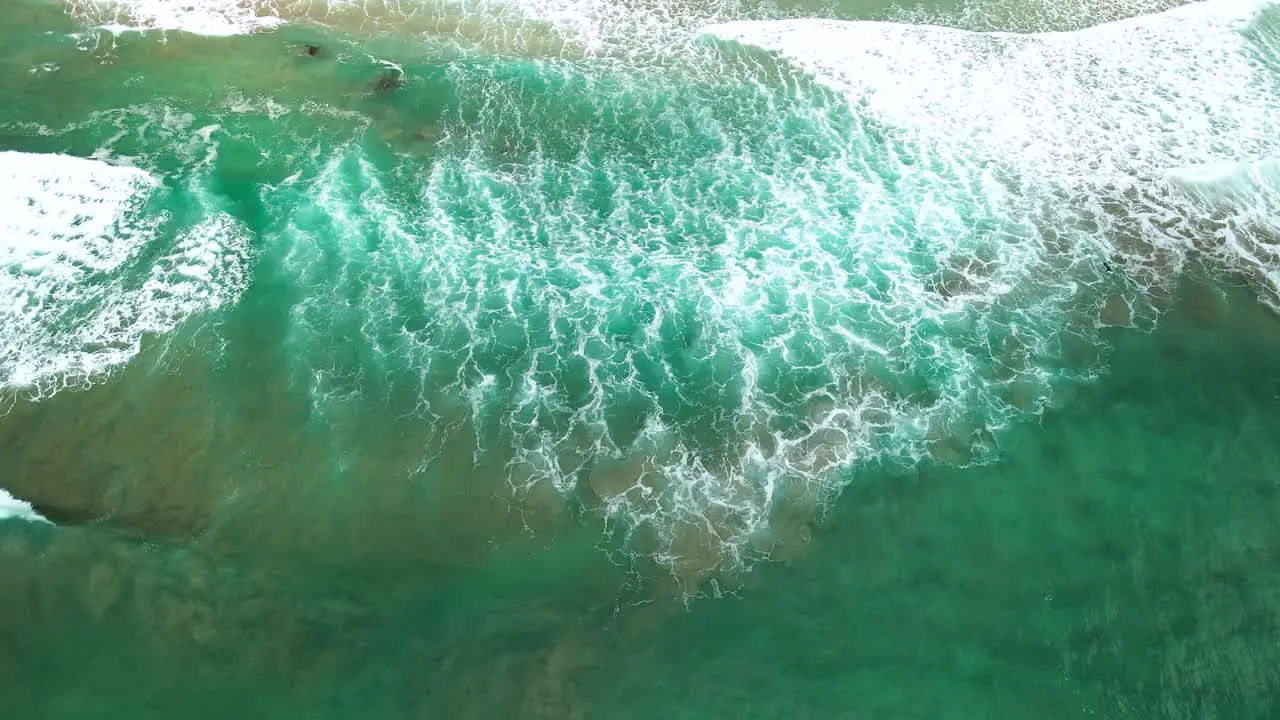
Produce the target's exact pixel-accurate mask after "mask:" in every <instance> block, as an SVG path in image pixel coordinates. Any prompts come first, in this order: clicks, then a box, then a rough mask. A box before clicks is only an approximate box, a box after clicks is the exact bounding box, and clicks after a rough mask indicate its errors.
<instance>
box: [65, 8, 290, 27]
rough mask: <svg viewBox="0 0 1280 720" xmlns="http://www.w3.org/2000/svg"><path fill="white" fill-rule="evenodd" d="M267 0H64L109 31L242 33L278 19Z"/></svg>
mask: <svg viewBox="0 0 1280 720" xmlns="http://www.w3.org/2000/svg"><path fill="white" fill-rule="evenodd" d="M273 5H274V3H273V2H270V1H269V0H192V1H190V2H174V1H172V0H67V7H68V9H69V10H70V11H71V12H72V13H73V14H74V15H76V16H77V17H80V18H81V19H83V20H85V21H87V22H89V23H90V24H92V25H93V26H95V27H99V28H101V29H104V30H108V31H111V32H117V33H119V32H129V31H145V30H179V31H183V32H189V33H194V34H197V35H214V36H218V35H243V34H246V33H251V32H254V31H257V30H262V29H266V28H271V27H275V26H277V25H279V24H280V23H281V22H283V21H282V20H281V18H280V17H278V16H277V15H276V14H275V13H274V12H273V10H272V6H273Z"/></svg>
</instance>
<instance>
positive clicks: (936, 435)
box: [0, 0, 1280, 587]
mask: <svg viewBox="0 0 1280 720" xmlns="http://www.w3.org/2000/svg"><path fill="white" fill-rule="evenodd" d="M68 8H69V9H70V10H71V12H72V13H73V14H74V15H75V16H76V17H77V18H78V19H79V20H80V21H81V22H82V24H83V25H84V27H85V28H99V29H102V31H103V32H107V33H108V34H112V35H119V34H121V33H129V32H135V31H142V32H175V33H188V34H198V35H209V36H223V37H233V36H236V35H240V34H251V33H272V32H286V31H288V30H289V29H290V28H291V27H292V26H297V27H298V28H308V27H321V28H324V29H325V30H326V31H332V32H337V33H343V35H342V37H348V36H360V37H362V38H367V37H375V38H383V37H384V36H388V35H395V34H396V33H399V34H400V36H405V35H408V36H409V37H414V38H418V40H420V42H421V44H422V45H423V46H424V47H426V48H428V49H429V52H430V53H431V57H433V58H440V57H444V58H447V61H446V62H444V63H443V66H444V69H443V70H440V71H438V72H437V71H436V70H435V69H433V67H434V66H432V67H424V66H422V65H421V64H419V65H418V66H415V65H414V64H413V63H412V62H410V61H408V60H404V58H400V60H402V62H399V63H398V65H397V67H402V68H404V72H405V74H406V75H407V76H408V77H410V79H411V81H414V80H413V79H414V78H415V77H417V76H415V75H414V73H419V74H420V75H421V77H424V78H427V79H425V80H421V81H420V82H422V83H423V85H422V86H421V87H424V88H426V90H429V91H430V92H432V93H435V95H432V97H446V96H447V97H449V98H452V99H451V100H449V102H450V103H453V105H450V106H449V107H448V108H446V109H438V108H436V107H435V106H434V105H431V104H430V103H431V102H435V101H434V100H432V101H423V103H422V105H421V106H420V107H415V108H412V109H406V110H401V109H397V108H392V109H385V108H383V109H377V110H369V109H368V108H363V107H362V108H357V109H352V108H349V107H339V105H338V101H337V100H332V99H330V100H327V101H326V102H327V103H328V104H327V105H326V104H325V103H319V102H316V101H310V100H309V101H307V102H290V101H289V100H287V99H282V98H281V97H276V96H274V95H269V94H267V93H254V92H241V91H235V92H228V93H226V96H225V97H223V98H220V99H218V100H217V101H216V102H215V107H214V110H213V111H209V110H208V109H205V110H204V111H203V112H202V113H195V114H199V115H200V117H195V114H193V113H191V112H190V111H188V110H185V109H183V108H182V107H177V106H180V105H181V103H178V102H176V101H173V100H167V101H165V102H166V103H167V104H165V105H163V106H161V105H159V104H157V105H145V106H131V107H130V108H129V109H128V110H121V111H116V112H109V113H103V114H101V115H99V116H96V120H98V121H99V122H101V123H108V124H111V126H112V128H113V130H112V135H111V138H110V140H109V142H107V143H104V144H102V145H101V146H99V147H97V148H95V149H94V152H93V153H92V157H91V158H73V157H70V156H69V155H61V154H52V153H46V154H37V153H31V152H5V153H3V154H2V155H0V184H2V185H3V187H4V188H5V189H6V191H7V192H8V193H9V194H8V196H7V197H6V198H5V201H4V202H5V204H6V212H5V215H4V218H3V220H0V223H3V225H2V226H0V231H2V232H3V238H4V239H3V240H0V243H3V244H0V266H2V267H4V269H5V272H4V274H3V275H0V303H3V305H0V307H3V308H5V309H4V310H3V312H5V313H7V314H8V316H9V317H10V318H11V320H9V321H7V322H5V324H4V325H3V328H0V385H2V386H3V387H4V388H5V392H4V395H3V396H0V402H2V403H7V404H10V405H11V404H12V403H14V402H18V401H20V400H24V399H34V400H37V401H38V400H41V399H45V398H48V397H51V396H52V395H54V394H56V393H59V392H63V391H64V390H65V389H68V388H81V387H85V386H87V385H91V384H93V383H95V382H100V381H103V380H105V379H106V378H109V377H111V375H112V373H113V372H115V371H116V370H117V369H118V368H120V367H122V366H124V365H126V364H127V363H128V362H129V361H130V360H131V359H132V358H134V357H136V356H137V355H138V354H139V353H140V352H142V351H143V349H144V348H145V347H146V346H147V343H148V342H161V343H162V342H163V338H165V337H168V336H169V335H171V334H172V333H174V332H175V330H176V329H177V328H179V327H189V326H190V325H191V324H193V323H194V324H197V325H200V326H201V327H208V328H209V329H211V330H212V331H213V332H215V333H216V332H217V326H218V322H219V317H220V314H219V313H222V312H228V311H230V310H231V309H233V308H234V307H235V306H236V304H237V302H238V301H239V299H240V298H241V297H242V296H243V295H244V294H245V293H246V292H247V290H248V288H249V286H250V284H251V277H252V275H253V268H254V263H255V261H256V260H257V259H258V258H259V257H261V256H272V257H278V258H279V266H280V268H282V271H281V275H282V276H284V277H287V278H288V279H289V282H290V283H291V284H292V286H293V287H294V288H295V289H296V291H297V294H298V297H299V299H298V300H296V302H294V303H293V304H292V305H291V307H290V309H289V311H288V314H287V327H286V330H285V334H286V337H287V342H288V344H289V347H290V349H291V353H290V359H291V361H292V362H293V363H294V366H293V367H291V368H290V377H291V378H292V381H293V382H296V383H297V384H299V385H300V386H304V387H306V388H307V395H308V397H309V398H310V403H311V408H312V410H313V411H314V413H315V414H316V415H317V416H318V417H321V418H332V419H333V420H331V422H333V423H334V424H335V426H339V425H340V421H341V419H342V418H352V417H358V413H359V412H361V411H362V408H365V407H366V403H368V402H369V400H370V398H373V399H375V400H378V401H382V402H385V403H386V404H388V405H389V404H391V403H392V402H393V401H394V402H398V403H401V405H398V406H397V407H398V408H399V409H398V410H397V412H404V413H406V414H407V415H409V416H412V417H415V418H418V419H420V420H421V422H422V423H423V424H424V425H425V426H426V427H427V428H428V430H427V431H425V432H424V433H423V435H424V437H426V438H427V440H425V441H424V447H423V448H421V451H420V452H421V456H422V463H423V466H424V467H425V466H427V465H428V464H429V463H430V462H431V461H432V459H433V458H436V457H438V456H439V455H440V454H441V453H443V452H445V449H446V447H447V445H448V443H447V441H446V439H447V438H450V437H453V436H455V435H457V434H458V433H464V434H466V435H467V436H468V438H470V442H471V444H472V446H471V447H469V448H468V452H470V453H471V454H472V457H473V460H474V462H473V465H472V466H473V467H474V468H483V472H496V473H499V474H500V475H501V477H502V479H503V482H504V484H505V485H506V486H507V488H508V489H509V491H510V492H511V493H512V494H513V495H514V496H515V497H516V498H518V499H521V500H527V499H529V498H532V497H535V496H540V494H543V493H549V494H551V495H552V496H554V497H556V498H560V499H561V501H562V502H564V503H566V504H568V505H578V504H581V505H582V506H584V507H585V508H586V509H587V510H588V511H589V512H591V513H594V514H595V515H596V516H598V517H601V518H604V519H605V521H606V522H607V523H608V525H609V526H610V527H611V528H614V529H616V530H617V531H618V532H619V533H620V534H622V535H624V536H626V537H629V538H636V540H635V543H636V546H637V547H639V546H643V545H644V542H646V541H644V540H643V539H642V538H643V537H645V536H646V535H652V537H653V538H655V539H654V540H653V542H652V547H651V549H648V550H646V551H645V552H647V553H648V554H649V555H651V556H652V557H653V558H654V559H656V560H657V561H658V562H660V563H662V564H664V565H666V566H669V567H671V568H672V569H673V570H674V571H675V572H676V574H677V575H678V576H679V577H680V579H681V580H683V581H686V582H687V583H688V584H689V585H690V586H691V587H696V586H697V585H698V583H699V582H701V581H702V580H703V579H704V578H706V577H708V576H709V575H711V574H712V573H714V572H716V571H720V570H725V569H730V570H733V569H740V568H743V567H747V566H749V565H750V564H751V563H752V562H754V561H755V560H757V559H759V558H761V557H766V556H768V555H769V553H770V552H771V550H772V548H773V546H774V545H775V544H776V543H777V542H779V538H780V535H779V532H778V531H777V527H778V526H779V520H780V519H781V518H785V517H787V516H789V515H791V514H800V515H803V516H805V517H809V516H811V515H814V514H817V513H820V512H821V509H822V508H823V507H824V506H825V505H826V504H827V503H828V502H829V501H830V500H831V499H832V498H833V497H835V495H836V494H837V493H838V492H839V491H840V489H841V487H842V485H843V483H844V482H845V478H846V471H847V470H848V469H849V468H851V467H855V466H857V465H858V464H860V463H869V462H874V461H893V462H901V463H905V464H914V463H919V462H925V461H935V462H943V463H953V464H960V465H963V464H969V463H980V462H988V461H993V460H996V459H998V456H999V443H1000V440H999V439H1000V436H1001V433H1002V432H1003V431H1004V430H1005V429H1007V428H1008V427H1009V426H1010V425H1011V424H1014V423H1019V422H1027V421H1030V420H1031V419H1033V418H1034V417H1035V416H1036V415H1038V414H1039V413H1041V412H1043V411H1044V409H1045V408H1047V407H1048V406H1049V405H1050V404H1051V403H1053V402H1057V398H1059V397H1060V396H1062V394H1063V389H1064V388H1065V387H1068V386H1071V385H1073V384H1078V383H1082V382H1089V381H1090V380H1092V379H1093V378H1095V377H1096V376H1097V375H1098V374H1099V373H1101V372H1104V371H1105V361H1104V359H1103V357H1102V353H1101V350H1103V349H1105V347H1106V345H1107V340H1106V337H1105V335H1104V333H1105V332H1107V330H1106V328H1109V327H1126V328H1140V329H1150V328H1151V327H1153V326H1154V324H1155V323H1156V322H1157V319H1158V317H1159V314H1160V312H1161V310H1162V309H1163V307H1164V303H1165V302H1166V299H1167V297H1168V295H1169V294H1170V292H1171V288H1172V287H1173V286H1174V285H1176V283H1177V282H1178V281H1179V279H1180V278H1181V277H1182V276H1183V275H1184V274H1186V273H1189V272H1191V271H1192V270H1193V269H1196V268H1199V267H1209V268H1211V269H1212V271H1213V272H1215V273H1218V274H1219V275H1220V276H1222V277H1224V278H1226V279H1227V280H1228V281H1230V282H1239V283H1248V284H1249V285H1250V286H1251V287H1253V288H1254V289H1255V290H1256V292H1257V293H1258V296H1259V297H1260V298H1261V299H1262V301H1263V302H1266V303H1269V304H1271V305H1273V306H1276V305H1277V304H1278V303H1280V294H1277V293H1280V247H1277V243H1278V242H1280V241H1278V240H1277V230H1278V228H1277V227H1276V218H1277V217H1280V215H1278V214H1277V210H1278V209H1280V208H1277V202H1280V200H1278V194H1277V177H1278V176H1277V169H1276V162H1277V160H1276V158H1277V157H1280V149H1278V148H1277V145H1278V144H1280V112H1277V110H1276V108H1277V104H1276V100H1275V98H1277V97H1280V95H1278V94H1277V91H1278V90H1280V85H1277V83H1280V72H1277V65H1276V62H1277V61H1276V59H1275V58H1276V57H1277V52H1280V51H1278V50H1277V43H1278V42H1280V25H1278V24H1277V6H1276V3H1274V2H1272V1H1270V0H1207V1H1206V2H1200V3H1192V4H1189V5H1186V6H1183V7H1178V8H1174V9H1170V10H1166V11H1164V12H1161V13H1159V14H1153V15H1143V16H1140V17H1131V18H1127V19H1119V20H1114V21H1112V22H1107V23H1104V24H1100V25H1097V26H1095V27H1089V28H1086V29H1073V30H1069V31H1042V32H1034V33H1010V32H988V31H983V32H979V31H974V30H968V29H963V28H960V27H944V26H941V25H934V26H924V25H920V24H906V23H903V22H887V21H886V22H878V21H841V20H832V19H811V18H809V19H805V18H799V19H797V18H783V19H778V18H773V19H756V18H757V17H758V16H757V15H749V17H752V18H753V19H750V20H742V19H740V17H741V16H742V14H743V13H744V11H743V10H742V9H741V8H737V7H734V6H732V5H727V4H716V3H708V4H705V5H700V6H699V7H697V8H688V9H686V10H687V11H686V12H676V10H677V9H680V8H677V7H676V6H667V5H663V4H654V5H652V6H644V7H635V8H616V7H610V5H609V4H604V3H602V4H595V3H564V4H561V3H550V2H515V3H504V4H501V5H499V4H496V3H495V4H492V6H490V5H482V6H477V7H472V6H466V7H461V6H455V5H451V4H447V3H434V4H431V3H420V4H415V3H409V2H380V3H368V4H365V3H337V2H331V3H318V2H305V3H304V2H296V3H295V2H284V1H283V0H280V1H278V2H261V3H255V2H205V3H190V4H182V5H178V4H174V3H161V2H155V1H154V0H152V1H150V2H133V1H132V0H130V1H129V2H80V1H76V2H71V3H69V4H68ZM774 14H775V15H778V16H781V15H783V14H784V13H781V12H778V13H774ZM956 24H961V23H959V22H957V23H956ZM419 32H420V33H421V36H420V37H419V36H417V35H414V34H413V33H419ZM179 41H180V40H174V42H179ZM81 42H83V40H81ZM444 46H448V49H441V47H444ZM389 47H390V46H389ZM390 52H391V50H388V53H390ZM471 53H475V54H471ZM351 54H352V55H353V56H355V55H357V53H354V52H352V53H351ZM397 57H399V56H397ZM477 58H479V59H477ZM495 58H496V60H495ZM372 59H373V60H378V61H382V60H385V58H383V57H382V56H378V57H376V58H372ZM490 61H492V62H494V63H495V64H493V65H486V64H485V63H486V62H490ZM344 62H347V61H345V60H344ZM350 62H354V61H350ZM386 62H391V61H390V60H386ZM504 63H505V64H504ZM340 69H341V66H340ZM57 72H61V71H52V74H53V75H55V76H56V74H57ZM335 72H336V71H335ZM726 78H727V80H726ZM335 82H336V81H335ZM429 83H435V84H429ZM416 87H419V86H414V85H412V84H411V85H410V86H409V89H410V90H414V89H415V88H416ZM531 88H533V89H532V90H531ZM424 92H426V91H424ZM277 95H279V93H277ZM564 98H576V99H571V100H564ZM308 103H310V104H308ZM169 105H174V106H175V107H169ZM455 106H456V107H455ZM321 108H327V109H324V110H323V112H322V111H321ZM424 108H425V109H424ZM323 113H327V114H326V115H324V117H326V118H329V120H325V122H332V123H334V125H335V126H338V127H342V128H345V129H348V130H349V129H350V128H356V129H355V130H350V132H352V133H353V135H352V136H353V137H357V136H358V137H365V136H364V135H358V133H365V132H378V133H381V134H380V135H378V137H379V138H380V140H381V141H383V142H384V144H385V146H386V148H389V149H386V150H383V149H374V148H371V147H370V145H369V144H367V143H364V144H362V143H361V142H356V141H345V140H328V139H324V138H320V139H314V138H312V139H308V140H302V139H300V138H303V137H306V136H305V129H306V128H307V127H309V126H308V122H310V120H308V119H307V118H309V117H312V116H317V115H320V114H323ZM378 113H381V114H378ZM419 114H420V115H422V116H423V117H419V116H418V115H419ZM266 115H269V116H270V117H271V119H272V121H273V122H275V123H277V125H276V126H277V127H279V128H280V131H281V132H282V133H286V132H287V133H292V135H291V138H293V139H294V140H296V141H297V142H299V144H300V146H301V149H295V150H277V151H275V153H276V154H275V157H279V156H281V155H286V156H287V157H288V163H289V164H290V170H291V171H290V172H288V173H284V172H282V173H280V175H281V177H280V178H278V182H272V183H263V184H262V185H261V187H259V188H258V189H257V197H256V200H255V201H256V202H260V203H261V207H262V208H263V214H264V215H265V216H267V217H270V218H271V220H270V221H268V222H265V223H263V226H262V227H261V228H259V229H257V230H256V231H253V230H251V229H250V228H249V227H248V224H247V223H246V222H245V221H244V220H243V219H242V218H239V217H237V216H236V215H235V213H234V212H232V210H231V209H229V208H228V206H227V205H226V204H225V203H223V202H221V201H220V200H219V199H218V198H217V197H216V192H215V191H214V189H213V186H214V183H213V182H212V181H211V180H210V176H211V172H212V171H211V170H210V169H209V168H211V167H213V166H214V165H216V163H217V162H218V161H219V158H220V157H222V155H221V154H222V153H224V152H225V148H226V147H227V146H231V145H235V144H237V143H239V144H240V145H247V144H251V143H253V142H256V141H255V140H254V138H255V137H259V136H258V135H255V133H261V132H262V128H261V126H256V125H253V122H254V120H253V118H255V117H262V116H266ZM428 115H430V117H426V116H428ZM206 116H208V117H206ZM82 127H83V123H82V124H79V125H78V124H76V123H71V124H69V125H67V126H66V127H47V126H40V128H39V133H38V134H41V135H51V136H59V135H60V134H70V133H74V132H80V131H81V129H82ZM371 128H372V130H370V129H371ZM344 131H346V130H344ZM144 137H145V138H146V139H147V140H148V141H149V142H156V141H159V142H162V143H168V144H171V145H172V146H174V147H180V148H183V149H182V151H181V152H180V153H178V155H179V156H180V157H179V158H178V159H165V160H163V161H158V160H155V159H153V158H148V157H146V156H145V154H140V153H139V152H137V151H136V149H128V150H124V149H121V148H123V147H124V146H126V145H129V143H130V142H134V141H135V140H136V141H137V142H134V144H135V145H137V144H140V143H141V138H144ZM265 142H269V141H265ZM379 147H381V146H379ZM174 167H178V168H180V169H179V170H176V171H175V170H174ZM255 232H256V233H257V236H256V237H255ZM157 338H160V339H159V340H157ZM1081 348H1084V349H1083V350H1082V349H1081ZM406 388H407V389H406ZM405 394H407V395H409V396H410V397H411V400H409V401H407V402H406V401H404V400H403V398H402V397H401V396H403V395H405ZM480 471H481V470H477V472H480ZM646 547H648V546H646Z"/></svg>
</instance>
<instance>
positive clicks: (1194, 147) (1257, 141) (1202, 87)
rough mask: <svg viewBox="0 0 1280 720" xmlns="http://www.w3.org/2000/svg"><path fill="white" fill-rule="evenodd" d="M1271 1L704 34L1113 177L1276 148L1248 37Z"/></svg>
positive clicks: (1049, 163)
mask: <svg viewBox="0 0 1280 720" xmlns="http://www.w3.org/2000/svg"><path fill="white" fill-rule="evenodd" d="M1273 4H1274V3H1273V2H1272V0H1209V1H1208V2H1203V3H1195V4H1191V5H1187V6H1184V7H1180V8H1176V9H1173V10H1169V11H1166V12H1164V13H1160V14H1158V15H1152V16H1143V17H1136V18H1128V19H1125V20H1119V21H1116V22H1112V23H1108V24H1105V25H1101V26H1098V27H1093V28H1089V29H1087V30H1080V31H1074V32H1061V33H1039V34H1014V33H991V32H987V33H976V32H968V31H964V30H957V29H953V28H944V27H928V26H918V25H907V24H902V23H884V22H841V21H832V20H787V21H772V22H737V23H727V24H720V25H713V26H709V27H707V28H706V29H705V30H706V32H708V33H710V34H713V35H715V36H717V37H721V38H724V39H728V40H735V41H738V42H742V43H746V44H750V45H754V46H757V47H761V48H765V49H768V50H772V51H776V52H777V53H779V54H780V55H782V56H783V57H785V58H787V59H788V60H791V61H793V62H795V63H796V64H798V65H800V66H801V67H803V68H805V69H807V70H809V71H811V72H812V73H814V75H815V76H816V77H817V78H818V79H820V80H821V81H822V82H824V83H826V84H828V85H830V86H832V87H834V88H836V89H838V90H840V91H841V92H845V93H848V94H849V96H850V99H851V100H852V101H853V102H856V103H857V104H858V105H859V106H860V111H861V112H865V113H868V114H870V115H873V116H875V117H878V118H882V119H883V120H885V121H886V122H888V123H890V124H892V125H893V126H895V127H898V128H905V129H908V130H909V131H916V132H920V133H922V134H924V135H926V136H929V137H931V138H933V139H935V140H945V139H953V140H955V141H957V142H960V143H965V144H969V145H971V146H973V147H975V148H978V149H980V150H986V151H987V152H988V153H989V155H990V156H992V157H995V158H998V159H1000V160H1002V161H1008V162H1015V163H1018V164H1019V165H1020V166H1022V167H1024V168H1034V169H1035V170H1036V171H1037V172H1041V173H1045V174H1048V175H1053V176H1063V175H1066V176H1072V177H1075V178H1097V179H1102V180H1104V181H1106V180H1110V179H1112V177H1113V176H1114V174H1116V173H1122V174H1125V175H1133V174H1144V173H1145V174H1152V173H1159V172H1162V171H1164V170H1167V169H1170V168H1174V167H1180V166H1185V165H1191V164H1198V163H1210V162H1215V161H1235V160H1240V159H1242V158H1250V157H1260V156H1264V155H1267V154H1270V153H1272V152H1275V151H1276V150H1277V148H1280V114H1278V113H1277V112H1276V111H1275V107H1276V100H1275V94H1274V93H1275V91H1276V89H1277V87H1278V86H1277V84H1276V83H1277V78H1275V77H1274V76H1273V74H1272V73H1271V72H1270V71H1268V69H1267V68H1265V67H1264V66H1263V64H1262V63H1261V62H1260V61H1259V60H1258V59H1257V58H1256V57H1255V56H1254V55H1252V54H1251V53H1250V52H1248V50H1249V48H1248V47H1247V45H1248V40H1247V39H1246V38H1245V37H1244V36H1243V35H1242V33H1241V30H1243V29H1245V28H1246V27H1247V26H1248V25H1249V24H1250V22H1251V21H1252V20H1253V19H1254V18H1255V17H1256V15H1257V14H1258V12H1259V11H1260V10H1261V9H1262V8H1264V7H1268V6H1271V5H1273Z"/></svg>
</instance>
